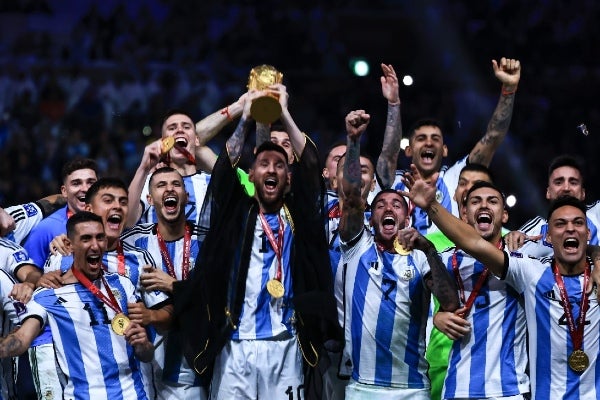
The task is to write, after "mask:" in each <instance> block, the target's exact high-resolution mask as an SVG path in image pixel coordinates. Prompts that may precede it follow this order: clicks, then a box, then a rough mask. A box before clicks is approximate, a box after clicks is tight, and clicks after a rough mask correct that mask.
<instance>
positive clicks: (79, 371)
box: [21, 273, 147, 400]
mask: <svg viewBox="0 0 600 400" xmlns="http://www.w3.org/2000/svg"><path fill="white" fill-rule="evenodd" d="M104 276H105V279H106V282H107V283H108V286H109V287H110V290H111V291H112V292H113V294H114V295H115V298H116V300H117V301H118V302H119V305H120V307H121V309H124V310H126V309H127V303H128V302H131V303H134V302H136V301H137V300H138V299H137V297H136V296H135V288H134V286H133V284H132V283H131V281H130V280H129V279H127V278H125V277H122V276H120V275H118V274H110V273H106V274H105V275H104ZM95 283H96V284H98V281H96V282H95ZM101 290H102V292H103V293H104V294H105V295H107V290H108V289H107V288H106V287H105V286H104V284H102V285H101ZM26 308H27V312H26V313H25V314H23V316H22V317H21V320H25V319H27V318H29V317H35V318H40V319H41V320H42V321H43V323H44V324H48V325H49V326H50V329H51V331H52V337H53V341H54V346H55V350H56V356H57V360H58V363H59V365H60V368H61V370H62V372H63V373H64V374H65V375H66V377H67V385H66V387H65V388H64V398H67V399H94V400H96V399H127V400H129V399H146V398H147V397H146V393H145V391H144V383H143V379H142V375H141V373H140V365H139V364H140V363H139V361H138V360H137V359H136V358H135V357H134V349H133V347H132V346H130V345H129V344H127V341H126V340H125V337H124V336H119V335H117V334H116V333H114V332H113V330H112V329H111V326H110V321H111V319H112V318H113V317H114V316H115V314H116V313H115V312H114V311H113V310H112V309H111V308H110V307H107V306H105V305H104V303H102V302H101V301H100V300H98V299H97V298H96V297H95V296H94V295H93V294H92V293H91V292H90V291H89V290H88V289H86V288H85V286H83V285H82V284H80V283H74V284H68V285H64V286H63V287H61V288H59V289H45V288H40V289H38V290H36V291H35V293H34V296H33V300H31V301H30V302H29V303H27V305H26Z"/></svg>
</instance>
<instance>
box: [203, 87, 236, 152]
mask: <svg viewBox="0 0 600 400" xmlns="http://www.w3.org/2000/svg"><path fill="white" fill-rule="evenodd" d="M246 95H247V94H246V93H244V94H243V95H241V96H240V98H239V99H237V100H236V101H234V102H233V103H231V104H230V105H228V106H226V107H225V108H222V109H220V110H218V111H215V112H214V113H212V114H210V115H209V116H207V117H204V118H203V119H202V120H200V121H198V122H196V136H198V141H199V142H200V146H199V147H202V146H204V145H206V143H208V142H209V141H210V140H211V139H212V138H214V137H215V136H216V135H217V134H218V133H219V132H220V131H221V129H223V128H224V127H225V126H226V125H227V124H228V123H230V122H231V121H233V120H234V119H236V118H237V117H239V116H240V115H242V111H243V110H244V99H245V98H246Z"/></svg>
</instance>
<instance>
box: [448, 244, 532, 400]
mask: <svg viewBox="0 0 600 400" xmlns="http://www.w3.org/2000/svg"><path fill="white" fill-rule="evenodd" d="M453 254H454V249H452V250H447V251H444V252H443V253H442V254H441V257H442V260H443V261H444V263H445V265H446V267H447V269H448V272H449V273H450V274H451V275H452V276H454V272H453V270H452V258H453ZM456 260H457V263H458V266H459V269H460V275H461V278H462V281H463V284H464V296H465V299H468V298H469V296H470V295H471V292H472V290H473V287H474V286H475V284H476V282H477V281H478V279H479V277H480V276H481V274H482V272H483V270H484V266H483V264H481V263H480V262H479V261H476V260H475V259H474V258H473V257H471V256H470V255H468V254H466V253H465V252H463V251H460V250H458V251H457V252H456ZM521 302H522V299H521V296H520V295H519V294H518V293H517V292H516V291H515V290H514V289H513V288H512V287H510V286H508V285H507V284H506V283H505V282H504V281H501V280H500V279H498V278H497V277H495V276H494V275H492V274H490V275H489V276H488V278H487V280H486V283H485V284H484V285H483V286H482V287H481V290H480V291H479V294H478V295H477V297H476V299H475V302H474V303H473V307H472V308H471V312H470V313H469V315H468V316H467V321H468V322H469V323H470V326H471V333H470V334H467V335H465V336H464V337H463V338H462V340H455V341H453V343H452V349H451V351H450V355H449V358H448V361H449V365H448V371H447V374H446V379H445V382H444V390H443V392H442V393H443V396H442V398H444V399H454V398H489V397H506V396H513V395H517V394H525V393H529V377H528V376H527V374H526V373H525V370H526V368H527V348H526V341H527V329H526V323H525V310H524V309H523V306H522V304H521Z"/></svg>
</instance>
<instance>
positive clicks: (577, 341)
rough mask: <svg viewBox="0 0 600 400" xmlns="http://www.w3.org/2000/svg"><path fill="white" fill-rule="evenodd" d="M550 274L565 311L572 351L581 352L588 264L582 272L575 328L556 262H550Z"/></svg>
mask: <svg viewBox="0 0 600 400" xmlns="http://www.w3.org/2000/svg"><path fill="white" fill-rule="evenodd" d="M552 272H553V273H554V280H555V281H556V286H558V291H559V292H560V298H561V300H562V306H563V310H564V311H565V317H566V319H567V326H568V327H569V333H570V334H571V341H572V342H573V349H574V350H581V347H582V344H583V328H584V326H585V314H586V313H587V309H588V303H587V300H588V294H587V293H586V291H585V288H587V285H588V281H589V279H590V264H589V262H588V263H587V265H586V267H585V270H584V272H583V290H582V291H581V293H582V294H581V304H580V305H579V317H578V318H577V326H575V319H574V318H573V310H572V309H571V302H570V301H569V296H568V295H567V288H566V287H565V282H564V281H563V278H562V275H561V274H560V272H559V271H558V267H557V266H556V261H555V260H552Z"/></svg>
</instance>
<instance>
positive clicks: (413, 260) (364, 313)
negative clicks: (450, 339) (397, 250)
mask: <svg viewBox="0 0 600 400" xmlns="http://www.w3.org/2000/svg"><path fill="white" fill-rule="evenodd" d="M357 240H358V242H357V243H356V244H353V245H351V246H349V245H348V244H346V243H342V257H343V261H344V267H343V268H344V272H343V276H344V300H345V320H344V332H345V342H346V345H345V347H344V353H343V355H342V363H341V366H342V368H344V367H345V369H346V370H345V371H341V374H348V373H349V372H350V371H351V374H352V378H353V379H354V380H356V381H358V382H359V383H364V384H370V385H378V386H385V387H395V388H411V389H427V388H429V387H430V384H429V378H428V377H427V369H428V367H429V365H428V363H427V361H426V360H425V331H426V325H427V318H428V315H429V302H430V298H431V294H430V291H429V290H428V289H427V288H426V286H425V283H424V280H423V278H424V276H425V275H426V274H427V273H429V264H428V263H427V258H426V256H425V254H424V253H422V252H420V251H417V250H415V251H412V252H411V253H410V254H409V255H406V256H403V255H398V254H391V253H388V252H379V251H378V249H377V246H376V243H375V240H374V237H373V235H371V234H370V232H369V231H368V230H367V229H363V231H362V233H361V234H360V236H359V237H358V238H357Z"/></svg>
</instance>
